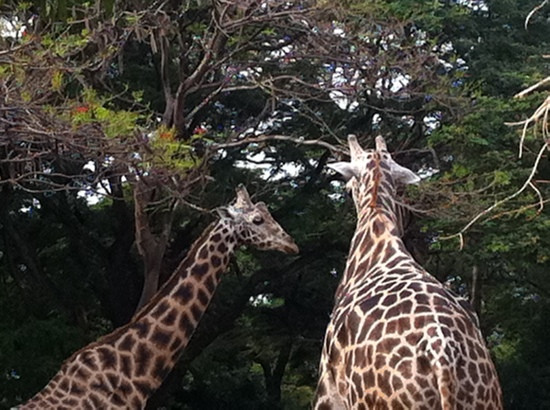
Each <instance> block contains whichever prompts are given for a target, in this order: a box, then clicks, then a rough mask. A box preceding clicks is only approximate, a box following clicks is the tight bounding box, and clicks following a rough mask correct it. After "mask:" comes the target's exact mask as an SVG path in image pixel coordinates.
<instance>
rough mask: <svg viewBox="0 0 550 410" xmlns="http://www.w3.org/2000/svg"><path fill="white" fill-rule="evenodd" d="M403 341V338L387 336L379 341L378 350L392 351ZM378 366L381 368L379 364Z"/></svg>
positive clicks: (383, 351)
mask: <svg viewBox="0 0 550 410" xmlns="http://www.w3.org/2000/svg"><path fill="white" fill-rule="evenodd" d="M400 343H401V340H400V339H398V338H395V337H386V338H385V339H384V340H382V341H381V342H380V343H378V346H377V347H378V349H377V350H378V351H379V352H382V353H391V352H392V351H393V349H395V347H396V346H398V345H399V344H400ZM377 368H379V367H378V366H377Z"/></svg>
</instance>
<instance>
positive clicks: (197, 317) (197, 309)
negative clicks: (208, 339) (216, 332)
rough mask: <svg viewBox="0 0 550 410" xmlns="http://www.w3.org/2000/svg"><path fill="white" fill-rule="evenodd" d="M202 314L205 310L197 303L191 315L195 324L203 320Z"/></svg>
mask: <svg viewBox="0 0 550 410" xmlns="http://www.w3.org/2000/svg"><path fill="white" fill-rule="evenodd" d="M202 313H203V310H202V309H201V307H200V306H198V305H197V304H195V303H193V304H192V305H191V315H193V319H194V320H195V322H197V323H198V322H199V321H200V320H201V316H202Z"/></svg>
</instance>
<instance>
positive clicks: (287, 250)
mask: <svg viewBox="0 0 550 410" xmlns="http://www.w3.org/2000/svg"><path fill="white" fill-rule="evenodd" d="M282 251H283V252H284V253H290V254H293V255H295V254H297V253H300V248H298V245H296V244H295V243H293V244H292V245H286V246H283V249H282Z"/></svg>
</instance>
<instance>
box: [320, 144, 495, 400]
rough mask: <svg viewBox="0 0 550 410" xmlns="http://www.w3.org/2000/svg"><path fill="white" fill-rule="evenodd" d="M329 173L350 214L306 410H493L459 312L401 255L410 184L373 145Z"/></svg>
mask: <svg viewBox="0 0 550 410" xmlns="http://www.w3.org/2000/svg"><path fill="white" fill-rule="evenodd" d="M348 142H349V145H350V154H351V161H350V162H339V163H335V164H332V165H331V168H332V169H334V170H336V171H337V172H339V173H341V174H342V175H343V176H344V177H345V178H346V179H347V180H348V182H347V187H348V189H350V190H351V192H352V196H353V200H354V202H355V206H356V210H357V226H356V230H355V234H354V236H353V239H352V242H351V246H350V251H349V256H348V260H347V264H346V269H345V271H344V274H343V277H342V280H341V282H340V283H339V286H338V288H337V290H336V295H335V302H334V308H333V311H332V315H331V319H330V322H329V325H328V327H327V330H326V334H325V340H324V345H323V351H322V356H321V363H320V369H319V382H318V385H317V391H316V394H315V399H314V408H315V409H316V410H329V409H426V410H431V409H444V410H453V409H502V398H501V389H500V385H499V381H498V378H497V373H496V371H495V367H494V365H493V362H492V361H491V357H490V355H489V351H488V349H487V347H486V346H485V342H484V339H483V336H482V334H481V331H480V330H479V325H478V321H477V317H476V315H475V313H474V311H473V310H472V309H471V307H470V306H469V304H468V303H467V302H466V301H465V300H463V299H462V298H460V297H458V296H457V295H455V294H454V293H452V292H451V291H449V290H447V289H446V288H445V287H444V286H443V285H442V284H441V283H440V282H438V281H437V280H436V279H435V278H434V277H433V276H431V275H430V274H429V273H428V272H426V271H425V270H424V269H423V268H422V267H421V266H420V265H419V264H418V263H417V262H416V261H415V260H414V259H413V258H412V256H411V255H410V253H409V252H408V251H407V249H406V248H405V245H404V244H403V241H402V239H401V236H402V235H403V229H402V226H401V224H402V219H401V215H402V212H400V210H399V205H398V201H397V200H396V199H397V198H396V192H397V188H398V187H399V186H400V185H401V184H410V183H417V182H418V181H419V178H418V176H417V175H415V174H414V173H413V172H412V171H410V170H409V169H407V168H405V167H402V166H400V165H398V164H397V163H396V162H395V161H394V160H393V159H392V158H391V156H390V154H389V153H388V151H387V149H386V143H385V142H384V140H383V139H382V137H377V138H376V149H374V150H363V149H362V148H361V147H360V145H359V144H358V142H357V139H356V138H355V137H354V136H350V137H349V139H348Z"/></svg>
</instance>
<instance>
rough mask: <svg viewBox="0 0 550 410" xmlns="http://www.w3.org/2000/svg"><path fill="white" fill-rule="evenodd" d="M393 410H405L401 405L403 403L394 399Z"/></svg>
mask: <svg viewBox="0 0 550 410" xmlns="http://www.w3.org/2000/svg"><path fill="white" fill-rule="evenodd" d="M391 409H392V410H405V407H403V405H402V404H401V402H400V401H399V400H398V399H393V400H392V402H391Z"/></svg>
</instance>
